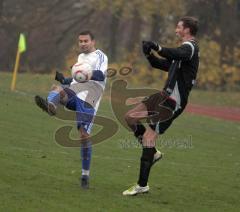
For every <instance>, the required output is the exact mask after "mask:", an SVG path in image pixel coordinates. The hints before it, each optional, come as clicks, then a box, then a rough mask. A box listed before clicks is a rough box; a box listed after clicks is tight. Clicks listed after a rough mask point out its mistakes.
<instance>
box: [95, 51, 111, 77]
mask: <svg viewBox="0 0 240 212" xmlns="http://www.w3.org/2000/svg"><path fill="white" fill-rule="evenodd" d="M97 54H98V61H97V63H96V66H95V70H100V71H102V72H103V73H104V74H105V73H106V71H107V68H108V58H107V56H106V55H104V54H103V53H100V52H98V53H97Z"/></svg>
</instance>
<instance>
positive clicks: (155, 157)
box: [152, 150, 163, 165]
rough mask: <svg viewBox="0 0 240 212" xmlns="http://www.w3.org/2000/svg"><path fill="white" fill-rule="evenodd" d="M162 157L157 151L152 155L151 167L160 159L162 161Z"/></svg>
mask: <svg viewBox="0 0 240 212" xmlns="http://www.w3.org/2000/svg"><path fill="white" fill-rule="evenodd" d="M162 157H163V154H162V153H161V152H160V151H159V150H157V152H156V153H155V154H154V156H153V162H152V165H153V164H155V163H156V162H157V161H159V160H160V159H162Z"/></svg>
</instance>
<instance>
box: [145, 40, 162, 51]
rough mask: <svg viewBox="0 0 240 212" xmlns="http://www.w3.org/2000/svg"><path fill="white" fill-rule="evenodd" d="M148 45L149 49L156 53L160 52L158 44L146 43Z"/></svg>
mask: <svg viewBox="0 0 240 212" xmlns="http://www.w3.org/2000/svg"><path fill="white" fill-rule="evenodd" d="M148 45H149V47H150V48H151V49H153V50H155V51H157V52H159V51H161V49H162V47H161V46H160V45H159V44H158V43H156V42H153V41H148Z"/></svg>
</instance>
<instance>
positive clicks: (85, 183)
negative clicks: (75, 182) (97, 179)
mask: <svg viewBox="0 0 240 212" xmlns="http://www.w3.org/2000/svg"><path fill="white" fill-rule="evenodd" d="M81 187H82V188H83V189H89V177H88V176H85V175H83V176H82V177H81Z"/></svg>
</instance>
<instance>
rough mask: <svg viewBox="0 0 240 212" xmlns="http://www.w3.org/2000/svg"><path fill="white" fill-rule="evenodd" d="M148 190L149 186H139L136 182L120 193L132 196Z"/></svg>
mask: <svg viewBox="0 0 240 212" xmlns="http://www.w3.org/2000/svg"><path fill="white" fill-rule="evenodd" d="M148 191H149V186H148V185H147V186H144V187H141V186H139V185H138V184H136V185H134V186H132V187H130V188H129V189H127V190H126V191H124V192H123V193H122V194H123V196H134V195H137V194H143V193H147V192H148Z"/></svg>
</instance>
